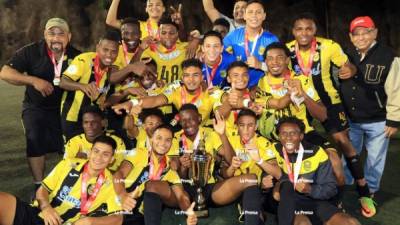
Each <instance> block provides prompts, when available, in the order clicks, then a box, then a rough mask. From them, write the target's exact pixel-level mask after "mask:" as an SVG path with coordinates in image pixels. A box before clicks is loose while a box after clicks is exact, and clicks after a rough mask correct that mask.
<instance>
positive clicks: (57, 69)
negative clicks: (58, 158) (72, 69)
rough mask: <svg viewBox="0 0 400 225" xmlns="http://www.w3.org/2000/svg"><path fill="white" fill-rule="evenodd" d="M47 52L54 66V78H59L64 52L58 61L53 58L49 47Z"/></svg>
mask: <svg viewBox="0 0 400 225" xmlns="http://www.w3.org/2000/svg"><path fill="white" fill-rule="evenodd" d="M47 54H48V55H49V57H50V60H51V62H52V63H53V66H54V79H55V80H57V79H58V80H59V79H60V78H61V70H62V64H63V61H64V52H63V53H62V55H61V58H60V60H59V61H58V63H57V61H56V58H55V56H54V54H53V52H52V51H51V50H50V49H49V48H47Z"/></svg>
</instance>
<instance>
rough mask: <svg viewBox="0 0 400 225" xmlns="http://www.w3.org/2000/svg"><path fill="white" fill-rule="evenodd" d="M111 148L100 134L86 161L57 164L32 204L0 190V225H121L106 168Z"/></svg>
mask: <svg viewBox="0 0 400 225" xmlns="http://www.w3.org/2000/svg"><path fill="white" fill-rule="evenodd" d="M115 148H116V143H115V141H114V139H112V138H111V137H108V136H104V135H102V136H99V137H97V138H96V139H95V140H94V142H93V147H92V150H91V151H90V152H89V154H88V160H84V159H75V160H69V159H65V160H63V161H61V162H60V163H58V164H57V166H56V167H55V168H54V169H53V171H52V172H51V173H50V174H49V175H48V176H47V177H46V178H45V179H44V180H43V182H42V186H41V187H40V188H39V189H38V191H37V193H36V200H35V201H34V203H33V204H32V205H29V204H27V203H25V202H22V201H21V200H19V199H18V198H17V197H15V196H12V195H10V194H7V193H0V212H1V213H0V224H2V225H12V224H14V225H30V224H32V225H41V224H46V225H47V224H49V225H61V224H74V225H87V224H93V225H103V224H121V223H122V216H121V215H120V214H118V213H119V212H120V211H121V210H122V207H121V205H120V203H119V201H118V199H117V195H116V193H115V191H114V187H113V184H112V182H113V180H112V174H111V173H110V171H109V170H108V169H107V167H108V165H109V164H110V163H111V162H112V161H113V160H114V152H115Z"/></svg>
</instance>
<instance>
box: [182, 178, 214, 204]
mask: <svg viewBox="0 0 400 225" xmlns="http://www.w3.org/2000/svg"><path fill="white" fill-rule="evenodd" d="M214 186H215V183H214V184H207V185H206V186H205V187H204V188H203V195H204V198H205V199H206V206H207V207H213V208H215V207H218V205H217V204H215V202H214V201H213V200H212V197H211V196H212V191H213V189H214ZM183 188H184V189H185V191H186V192H187V193H188V194H189V196H190V200H191V201H193V200H194V199H195V198H196V195H197V191H196V187H195V186H193V185H191V184H188V183H184V184H183Z"/></svg>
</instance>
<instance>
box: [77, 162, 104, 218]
mask: <svg viewBox="0 0 400 225" xmlns="http://www.w3.org/2000/svg"><path fill="white" fill-rule="evenodd" d="M88 180H89V163H86V164H85V167H84V170H83V174H82V186H81V214H82V215H86V214H88V211H89V208H90V206H91V205H92V204H93V202H94V200H95V199H96V197H97V194H98V193H99V191H100V188H101V186H102V185H103V183H104V180H105V175H104V170H103V171H101V172H100V174H99V176H98V177H97V181H96V185H95V187H94V189H93V193H92V194H91V195H90V196H89V199H88V194H87V183H88Z"/></svg>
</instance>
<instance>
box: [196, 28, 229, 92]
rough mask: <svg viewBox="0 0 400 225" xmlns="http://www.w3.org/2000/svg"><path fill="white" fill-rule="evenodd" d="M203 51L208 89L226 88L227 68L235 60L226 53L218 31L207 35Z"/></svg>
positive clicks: (203, 70) (202, 47) (204, 38)
mask: <svg viewBox="0 0 400 225" xmlns="http://www.w3.org/2000/svg"><path fill="white" fill-rule="evenodd" d="M201 50H202V52H203V59H202V60H203V62H204V65H203V69H202V72H203V76H204V80H205V81H206V83H207V88H208V89H212V88H214V87H220V88H221V87H224V86H226V85H227V83H226V75H227V68H228V66H229V65H230V64H231V63H232V62H234V61H235V58H234V57H233V56H232V55H231V54H228V53H226V52H225V51H224V46H223V44H222V37H221V35H220V34H219V33H218V32H216V31H209V32H207V33H205V34H204V37H203V44H202V46H201Z"/></svg>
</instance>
